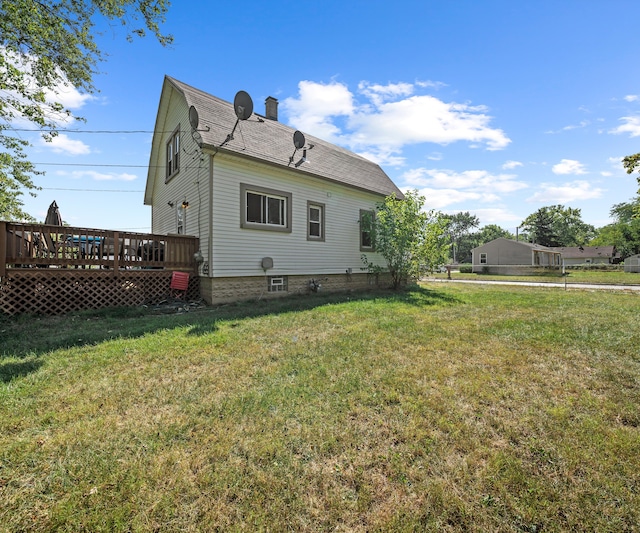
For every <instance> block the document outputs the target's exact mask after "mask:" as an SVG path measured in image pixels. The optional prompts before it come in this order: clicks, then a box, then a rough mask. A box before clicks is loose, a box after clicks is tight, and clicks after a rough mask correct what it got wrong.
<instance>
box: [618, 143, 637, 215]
mask: <svg viewBox="0 0 640 533" xmlns="http://www.w3.org/2000/svg"><path fill="white" fill-rule="evenodd" d="M622 166H623V167H624V168H625V169H626V170H627V174H633V172H634V170H637V171H638V172H640V153H637V154H633V155H628V156H627V157H625V158H624V159H623V160H622ZM636 179H637V181H638V186H639V187H638V196H637V197H636V200H637V201H636V204H635V205H634V207H633V215H634V217H636V218H640V177H638V178H636Z"/></svg>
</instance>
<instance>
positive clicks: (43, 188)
mask: <svg viewBox="0 0 640 533" xmlns="http://www.w3.org/2000/svg"><path fill="white" fill-rule="evenodd" d="M40 188H41V189H42V190H43V191H78V192H136V193H138V192H144V191H132V190H126V189H64V188H62V187H40Z"/></svg>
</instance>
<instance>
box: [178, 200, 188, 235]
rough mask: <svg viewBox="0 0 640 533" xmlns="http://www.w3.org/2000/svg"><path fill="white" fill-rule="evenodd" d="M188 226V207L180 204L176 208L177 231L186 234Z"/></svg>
mask: <svg viewBox="0 0 640 533" xmlns="http://www.w3.org/2000/svg"><path fill="white" fill-rule="evenodd" d="M186 227H187V209H186V208H184V207H182V205H179V206H178V207H177V209H176V233H177V234H178V235H184V234H185V233H186Z"/></svg>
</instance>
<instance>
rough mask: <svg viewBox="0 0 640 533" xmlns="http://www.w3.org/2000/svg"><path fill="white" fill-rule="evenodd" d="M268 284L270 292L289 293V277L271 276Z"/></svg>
mask: <svg viewBox="0 0 640 533" xmlns="http://www.w3.org/2000/svg"><path fill="white" fill-rule="evenodd" d="M267 283H268V284H267V290H268V292H287V285H288V284H287V276H269V277H268V278H267Z"/></svg>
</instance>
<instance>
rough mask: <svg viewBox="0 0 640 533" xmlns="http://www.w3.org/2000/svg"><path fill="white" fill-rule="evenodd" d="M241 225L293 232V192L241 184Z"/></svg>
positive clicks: (250, 227)
mask: <svg viewBox="0 0 640 533" xmlns="http://www.w3.org/2000/svg"><path fill="white" fill-rule="evenodd" d="M240 204H241V218H240V227H242V228H248V229H262V230H270V231H283V232H291V193H287V192H283V191H276V190H273V189H266V188H264V187H254V186H252V185H247V184H244V183H241V184H240Z"/></svg>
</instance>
